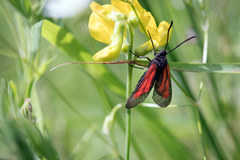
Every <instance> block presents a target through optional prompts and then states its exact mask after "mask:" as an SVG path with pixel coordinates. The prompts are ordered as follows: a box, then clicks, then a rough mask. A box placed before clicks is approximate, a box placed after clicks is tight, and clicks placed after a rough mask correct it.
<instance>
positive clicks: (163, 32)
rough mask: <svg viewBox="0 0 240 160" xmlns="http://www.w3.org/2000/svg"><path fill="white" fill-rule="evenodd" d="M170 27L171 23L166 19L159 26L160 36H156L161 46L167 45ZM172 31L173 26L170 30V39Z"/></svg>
mask: <svg viewBox="0 0 240 160" xmlns="http://www.w3.org/2000/svg"><path fill="white" fill-rule="evenodd" d="M169 27H170V24H169V23H167V22H166V21H162V22H161V23H160V24H159V26H158V29H157V30H158V37H154V39H155V40H157V42H158V43H159V46H161V47H162V46H165V45H166V44H167V34H168V29H169ZM171 33H172V28H171V29H170V31H169V38H168V41H169V40H170V37H171Z"/></svg>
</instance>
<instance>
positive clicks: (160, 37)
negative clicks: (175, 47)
mask: <svg viewBox="0 0 240 160" xmlns="http://www.w3.org/2000/svg"><path fill="white" fill-rule="evenodd" d="M169 27H170V24H169V23H167V22H166V21H162V22H160V24H159V26H158V27H157V26H156V23H155V20H154V21H153V22H151V23H148V24H147V26H146V30H147V31H148V32H149V33H150V35H151V37H152V41H153V44H154V46H155V48H159V47H162V46H165V45H166V44H167V32H168V29H169ZM171 32H172V29H171V30H170V32H169V39H170V36H171ZM152 50H153V45H152V43H151V40H148V41H147V42H145V43H144V44H142V45H141V46H139V47H138V48H136V49H135V50H134V52H135V53H136V54H137V55H139V56H143V55H145V54H147V53H148V52H150V51H152Z"/></svg>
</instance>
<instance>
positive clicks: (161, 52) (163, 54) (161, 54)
mask: <svg viewBox="0 0 240 160" xmlns="http://www.w3.org/2000/svg"><path fill="white" fill-rule="evenodd" d="M167 53H168V52H167V51H166V50H165V49H164V50H161V51H160V52H159V53H158V54H157V55H158V56H160V57H163V56H166V55H167Z"/></svg>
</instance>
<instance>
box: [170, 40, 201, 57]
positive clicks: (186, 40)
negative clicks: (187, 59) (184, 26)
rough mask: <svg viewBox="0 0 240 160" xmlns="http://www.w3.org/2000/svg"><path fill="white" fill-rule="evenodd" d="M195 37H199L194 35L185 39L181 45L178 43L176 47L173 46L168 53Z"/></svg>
mask: <svg viewBox="0 0 240 160" xmlns="http://www.w3.org/2000/svg"><path fill="white" fill-rule="evenodd" d="M193 38H197V36H192V37H190V38H188V39H186V40H184V41H183V42H182V43H180V44H179V45H177V46H176V47H175V48H173V49H172V50H170V51H168V52H167V53H169V52H172V51H174V50H175V49H176V48H178V47H179V46H181V45H182V44H183V43H185V42H187V41H189V40H191V39H193Z"/></svg>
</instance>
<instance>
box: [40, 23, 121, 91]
mask: <svg viewBox="0 0 240 160" xmlns="http://www.w3.org/2000/svg"><path fill="white" fill-rule="evenodd" d="M39 23H42V30H41V34H42V37H44V38H45V39H46V40H48V41H49V42H50V43H51V44H53V45H55V46H56V47H57V48H58V49H60V50H62V51H63V52H64V53H66V54H67V55H69V56H70V57H72V58H73V59H75V60H76V61H85V62H91V61H92V55H91V54H90V53H89V52H88V50H87V49H86V48H85V47H83V45H81V44H80V43H79V42H78V41H77V40H76V39H75V38H74V36H73V35H72V34H71V33H69V32H67V31H66V30H65V29H63V28H61V27H59V26H57V25H55V24H53V23H51V22H50V21H48V20H44V21H41V22H39ZM82 66H83V67H84V69H85V70H86V71H87V72H88V73H89V74H90V75H91V76H93V77H94V78H95V79H97V80H98V81H99V82H101V83H103V84H105V85H107V87H108V88H109V89H110V90H111V91H112V92H114V93H116V94H118V95H120V96H124V95H125V91H124V88H125V86H124V84H123V83H122V82H121V81H120V80H119V79H117V78H116V77H115V76H114V75H113V74H112V72H111V71H110V70H109V69H108V68H107V67H106V66H104V65H102V64H98V65H93V64H82Z"/></svg>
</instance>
